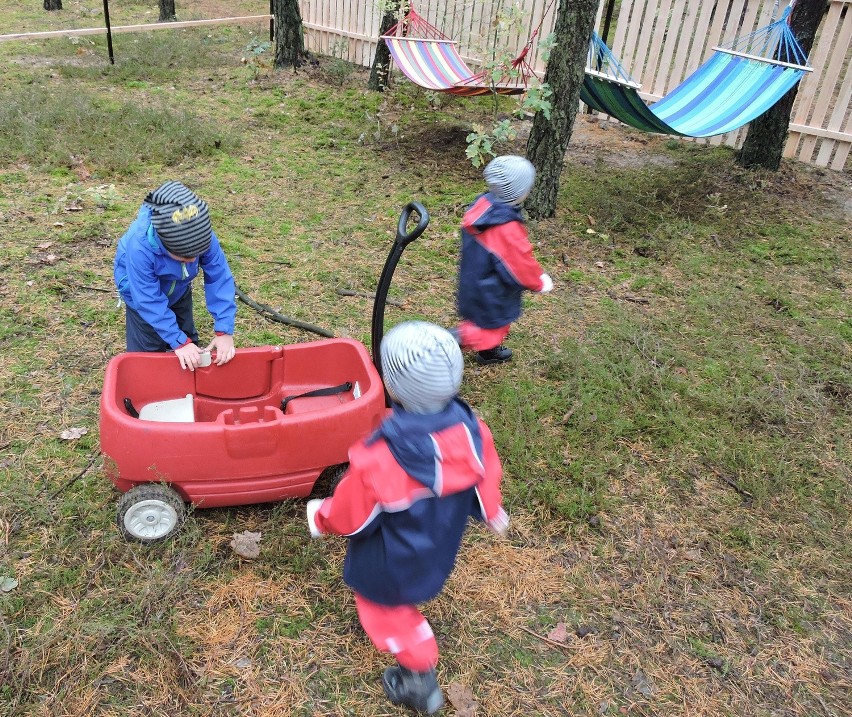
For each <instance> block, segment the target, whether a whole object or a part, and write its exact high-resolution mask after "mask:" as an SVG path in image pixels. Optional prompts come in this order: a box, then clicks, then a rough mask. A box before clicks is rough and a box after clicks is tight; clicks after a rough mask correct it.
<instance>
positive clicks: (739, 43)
mask: <svg viewBox="0 0 852 717" xmlns="http://www.w3.org/2000/svg"><path fill="white" fill-rule="evenodd" d="M793 4H794V3H792V2H791V3H790V5H789V6H788V7H787V8H786V9H785V10H784V12H783V13H782V14H781V17H780V18H779V19H778V20H772V21H771V22H770V23H769V25H767V26H765V27H762V28H759V29H757V30H755V31H754V32H751V33H748V34H747V35H743V36H741V37H738V38H735V39H734V40H732V41H731V42H730V43H727V44H724V45H719V46H717V47H714V48H713V55H712V56H711V57H710V59H709V60H707V62H705V63H704V64H703V65H701V67H699V68H698V69H697V70H696V71H695V72H693V73H692V74H691V75H690V76H689V77H687V78H686V79H685V80H684V81H683V82H682V83H681V84H680V85H678V86H677V87H675V88H674V89H673V90H671V91H670V92H669V93H667V94H666V95H665V96H664V97H663V98H661V99H660V100H658V101H657V102H655V103H653V104H651V105H647V104H645V102H644V101H643V100H642V98H641V97H640V96H639V89H640V88H641V85H640V84H639V83H638V82H637V81H636V80H635V79H633V78H632V77H631V76H630V74H629V73H628V72H627V71H626V70H625V69H624V67H623V66H622V65H621V63H620V62H619V61H618V58H616V57H615V55H614V54H613V53H612V51H611V50H610V49H609V48H608V47H607V46H606V44H605V43H604V42H603V41H602V40H601V39H600V38H599V37H598V36H597V34H593V36H592V39H591V42H590V43H589V53H588V56H587V58H586V76H585V80H584V83H583V88H582V90H581V93H580V97H581V99H582V100H583V102H585V103H586V104H587V105H589V106H590V107H592V108H593V109H595V110H597V111H599V112H602V113H603V114H607V115H610V116H612V117H615V118H616V119H617V120H619V121H621V122H623V123H624V124H627V125H630V126H631V127H635V128H636V129H640V130H643V131H646V132H656V133H658V134H671V135H678V136H682V137H712V136H714V135H719V134H725V133H727V132H731V131H733V130H735V129H739V128H740V127H742V126H744V125H746V124H748V123H749V122H751V121H752V120H753V119H755V118H757V117H759V116H760V115H762V114H763V113H764V112H766V110H768V109H769V108H770V107H772V106H773V105H774V104H775V103H777V102H778V100H780V99H781V98H782V97H783V96H784V95H785V94H786V93H787V92H788V91H789V90H790V89H791V88H792V87H794V86H795V84H796V83H797V82H798V81H799V80H800V79H801V78H802V76H804V74H805V73H807V72H811V71H812V68H811V67H810V65H808V58H807V55H806V53H805V52H804V51H803V50H802V48H801V46H800V45H799V43H798V41H797V40H796V37H795V35H794V34H793V31H792V30H791V29H790V25H789V19H790V15H791V13H792V9H793Z"/></svg>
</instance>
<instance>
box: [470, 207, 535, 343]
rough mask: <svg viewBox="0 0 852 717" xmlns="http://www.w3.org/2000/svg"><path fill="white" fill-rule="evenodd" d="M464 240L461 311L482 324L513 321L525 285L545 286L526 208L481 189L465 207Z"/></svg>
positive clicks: (531, 287) (490, 325)
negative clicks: (526, 221)
mask: <svg viewBox="0 0 852 717" xmlns="http://www.w3.org/2000/svg"><path fill="white" fill-rule="evenodd" d="M461 240H462V246H461V259H460V262H459V285H458V294H457V304H458V312H459V316H461V317H462V318H463V319H467V320H468V321H471V322H473V323H474V324H476V325H477V326H479V327H481V328H483V329H497V328H500V327H503V326H508V325H509V324H511V323H512V322H513V321H516V320H517V319H518V317H519V316H520V315H521V295H522V294H523V292H524V290H529V291H541V290H542V289H543V288H544V284H543V282H542V280H541V275H542V274H543V273H544V272H543V271H542V268H541V266H540V265H539V263H538V262H537V261H536V260H535V258H534V257H533V252H532V245H531V244H530V241H529V235H528V233H527V229H526V227H525V226H524V221H523V218H522V216H521V210H520V209H519V208H518V207H515V206H512V205H511V204H505V203H504V202H499V201H497V200H496V199H495V198H494V195H492V194H490V193H486V194H482V195H481V196H479V197H478V198H477V199H476V201H474V203H473V204H471V205H470V207H469V208H468V210H467V212H465V215H464V219H463V220H462V229H461Z"/></svg>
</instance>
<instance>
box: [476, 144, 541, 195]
mask: <svg viewBox="0 0 852 717" xmlns="http://www.w3.org/2000/svg"><path fill="white" fill-rule="evenodd" d="M482 176H483V177H485V182H486V184H488V191H489V192H491V194H493V195H494V196H495V197H496V198H497V199H499V200H500V201H501V202H505V203H506V204H520V203H521V202H522V201H524V199H526V198H527V195H528V194H529V193H530V190H531V189H532V186H533V182H535V167H534V166H533V164H532V162H530V161H529V160H528V159H527V158H526V157H519V156H517V155H515V154H506V155H503V156H502V157H495V158H494V159H492V160H491V161H490V162H489V163H488V164H487V165H486V167H485V171H484V172H483V173H482Z"/></svg>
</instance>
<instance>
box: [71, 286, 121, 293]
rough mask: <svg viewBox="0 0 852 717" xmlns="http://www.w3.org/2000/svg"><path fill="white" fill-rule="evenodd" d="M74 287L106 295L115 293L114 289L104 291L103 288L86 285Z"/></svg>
mask: <svg viewBox="0 0 852 717" xmlns="http://www.w3.org/2000/svg"><path fill="white" fill-rule="evenodd" d="M74 286H76V287H77V288H78V289H88V290H89V291H101V292H103V293H104V294H111V293H113V292H114V291H115V289H114V288H112V289H104V288H103V287H100V286H87V285H86V284H75V285H74Z"/></svg>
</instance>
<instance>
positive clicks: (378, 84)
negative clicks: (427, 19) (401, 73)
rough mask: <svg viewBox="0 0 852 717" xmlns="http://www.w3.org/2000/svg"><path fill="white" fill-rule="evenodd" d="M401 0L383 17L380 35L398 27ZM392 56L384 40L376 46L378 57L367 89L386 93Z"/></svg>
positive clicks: (374, 61)
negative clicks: (395, 26)
mask: <svg viewBox="0 0 852 717" xmlns="http://www.w3.org/2000/svg"><path fill="white" fill-rule="evenodd" d="M399 4H400V3H399V0H396V2H395V3H394V6H393V7H390V6H389V7H388V8H387V9H386V10H385V14H384V16H383V17H382V25H381V27H380V28H379V35H380V36H381V35H384V34H386V33H387V31H388V30H390V29H391V28H392V27H393V26H394V25H396V22H397V18H398V17H399ZM390 61H391V54H390V50H388V46H387V45H386V44H385V41H384V40H379V42H378V44H377V45H376V55H375V57H373V68H372V69H371V70H370V79H369V81H368V82H367V89H369V90H375V91H376V92H384V90H385V87H387V84H388V73H389V72H390Z"/></svg>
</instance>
